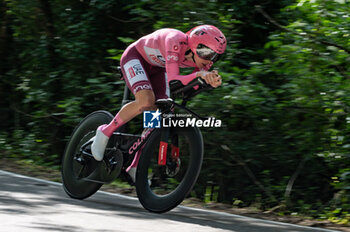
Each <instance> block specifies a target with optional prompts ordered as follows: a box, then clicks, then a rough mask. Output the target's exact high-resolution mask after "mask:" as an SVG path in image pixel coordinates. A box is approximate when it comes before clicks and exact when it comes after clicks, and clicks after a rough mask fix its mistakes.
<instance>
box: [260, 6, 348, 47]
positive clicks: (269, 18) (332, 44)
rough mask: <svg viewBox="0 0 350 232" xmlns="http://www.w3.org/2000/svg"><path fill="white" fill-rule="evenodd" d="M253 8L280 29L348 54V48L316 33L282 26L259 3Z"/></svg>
mask: <svg viewBox="0 0 350 232" xmlns="http://www.w3.org/2000/svg"><path fill="white" fill-rule="evenodd" d="M255 9H256V10H257V11H258V12H260V13H261V14H262V15H263V16H264V17H265V18H266V19H267V20H268V21H269V22H270V23H272V24H273V25H275V26H276V27H278V28H280V29H281V30H284V31H288V32H290V33H293V34H295V35H299V36H304V37H307V38H309V39H311V40H313V41H315V42H319V43H321V44H324V45H328V46H334V47H337V48H339V49H341V50H344V51H345V52H346V53H348V54H350V50H349V49H348V48H346V47H343V46H341V45H339V44H336V43H334V42H331V41H327V40H320V39H317V37H316V36H317V35H314V34H310V33H307V34H303V35H301V34H300V33H298V32H296V31H293V30H290V29H289V28H286V27H285V26H282V25H281V24H279V23H278V22H277V21H276V20H275V19H273V18H272V17H271V16H270V15H268V14H267V13H266V11H264V9H263V8H262V7H261V6H260V5H255Z"/></svg>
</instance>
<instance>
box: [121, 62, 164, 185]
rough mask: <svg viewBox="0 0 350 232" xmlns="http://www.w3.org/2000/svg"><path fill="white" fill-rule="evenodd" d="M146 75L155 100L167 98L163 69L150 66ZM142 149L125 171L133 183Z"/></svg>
mask: <svg viewBox="0 0 350 232" xmlns="http://www.w3.org/2000/svg"><path fill="white" fill-rule="evenodd" d="M148 73H149V75H150V78H149V80H150V82H151V85H152V89H153V91H154V96H155V100H158V99H166V98H168V97H169V96H170V93H169V84H168V81H167V75H166V73H165V69H164V68H161V67H154V66H152V68H151V69H150V70H149V72H148ZM153 107H154V110H155V109H156V106H153ZM147 129H148V128H146V130H147ZM144 134H147V132H146V131H144V132H143V133H142V135H141V136H144ZM142 149H143V147H141V148H140V149H139V150H138V151H137V152H136V154H135V157H134V160H133V161H132V163H131V164H130V166H129V167H128V168H127V169H126V171H127V172H128V173H129V175H130V177H131V178H132V180H133V182H134V183H135V180H136V168H137V165H138V162H139V158H140V155H141V152H142Z"/></svg>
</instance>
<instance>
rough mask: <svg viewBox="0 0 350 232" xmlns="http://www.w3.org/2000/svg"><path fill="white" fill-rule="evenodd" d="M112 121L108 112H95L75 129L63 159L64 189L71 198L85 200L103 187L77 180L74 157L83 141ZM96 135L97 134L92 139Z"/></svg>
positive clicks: (100, 184)
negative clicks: (98, 128) (101, 126)
mask: <svg viewBox="0 0 350 232" xmlns="http://www.w3.org/2000/svg"><path fill="white" fill-rule="evenodd" d="M112 119H113V115H112V114H111V113H109V112H107V111H102V110H100V111H95V112H93V113H91V114H89V115H88V116H86V117H85V118H84V119H83V120H82V121H81V122H80V123H79V125H78V126H77V127H76V128H75V129H74V131H73V133H72V135H71V137H70V140H69V142H68V144H67V146H66V149H65V152H64V155H63V157H62V169H61V175H62V183H63V188H64V190H65V192H66V193H67V194H68V195H69V196H70V197H72V198H74V199H80V200H82V199H85V198H87V197H90V196H91V195H93V194H94V193H96V192H97V191H98V190H99V189H100V188H101V186H102V185H103V184H102V183H96V182H92V181H86V180H83V179H82V178H77V177H76V173H75V170H74V168H75V166H76V165H77V164H76V161H75V160H74V157H75V155H76V153H77V149H79V148H80V143H81V141H82V139H83V138H85V136H86V135H87V134H89V133H91V132H95V131H96V129H97V127H98V126H100V125H102V124H108V123H110V122H111V121H112ZM94 135H95V133H93V135H91V136H90V137H93V136H94ZM86 139H89V138H86Z"/></svg>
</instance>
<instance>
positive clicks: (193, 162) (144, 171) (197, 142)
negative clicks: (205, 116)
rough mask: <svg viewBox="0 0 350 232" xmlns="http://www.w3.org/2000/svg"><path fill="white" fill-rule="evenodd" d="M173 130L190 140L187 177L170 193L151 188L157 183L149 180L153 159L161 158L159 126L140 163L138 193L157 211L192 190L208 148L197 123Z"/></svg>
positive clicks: (151, 208)
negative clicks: (158, 151) (160, 193)
mask: <svg viewBox="0 0 350 232" xmlns="http://www.w3.org/2000/svg"><path fill="white" fill-rule="evenodd" d="M170 134H171V136H173V135H178V136H179V137H180V136H181V137H182V138H184V141H189V143H188V144H189V146H188V148H189V149H188V151H187V152H188V153H189V159H188V161H189V162H188V168H187V170H186V171H184V178H183V179H182V180H181V182H179V184H178V186H177V187H176V188H175V189H174V190H173V191H172V192H170V193H167V194H166V195H157V194H156V193H155V192H153V190H152V189H151V186H152V185H153V184H150V183H149V182H150V180H149V177H148V173H149V169H150V166H151V163H152V162H151V160H154V159H157V157H154V156H158V154H155V153H157V149H158V148H159V142H160V137H161V130H156V131H154V133H152V135H151V137H150V138H149V141H147V143H146V146H145V148H144V150H143V152H142V154H141V157H140V160H139V163H138V167H137V172H136V184H135V185H136V192H137V196H138V198H139V201H140V203H141V204H142V206H143V207H144V208H145V209H147V210H148V211H150V212H154V213H164V212H167V211H169V210H171V209H173V208H174V207H176V206H177V205H179V204H180V203H181V202H182V201H183V200H184V199H185V197H186V196H187V195H188V194H189V192H190V191H191V190H192V188H193V186H194V184H195V183H196V181H197V178H198V176H199V173H200V169H201V166H202V161H203V153H204V148H203V138H202V134H201V132H200V130H199V129H198V128H197V127H188V128H172V129H171V133H170ZM168 150H169V149H168ZM180 153H181V152H180ZM168 157H169V155H168ZM180 157H181V155H180ZM181 162H182V161H181Z"/></svg>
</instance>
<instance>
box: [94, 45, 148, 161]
mask: <svg viewBox="0 0 350 232" xmlns="http://www.w3.org/2000/svg"><path fill="white" fill-rule="evenodd" d="M121 67H122V72H123V74H124V80H125V82H126V84H127V86H128V88H129V89H130V90H131V92H132V93H133V94H134V96H135V101H133V102H130V103H128V104H126V105H125V106H123V107H122V109H121V110H120V111H119V112H118V113H117V115H116V116H115V117H114V119H113V120H112V121H111V122H110V123H109V124H108V125H101V126H100V127H99V128H98V129H97V131H96V136H95V138H94V141H93V143H92V146H91V151H92V154H93V156H94V158H95V159H96V160H102V159H103V154H104V150H105V148H106V146H107V143H108V140H109V137H110V136H111V135H112V134H113V132H114V131H115V130H116V129H118V128H119V127H120V126H122V125H123V124H125V123H126V122H128V121H129V120H131V119H132V118H134V117H135V116H137V115H139V114H140V113H142V112H143V111H145V110H152V109H155V105H154V103H155V95H154V93H153V90H152V86H151V83H150V81H149V79H148V74H147V71H148V69H149V65H148V64H147V63H146V61H145V60H144V59H143V58H142V56H141V55H140V54H139V53H138V52H137V50H136V48H134V47H131V48H128V49H127V50H126V51H125V52H124V54H123V57H122V60H121Z"/></svg>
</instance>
